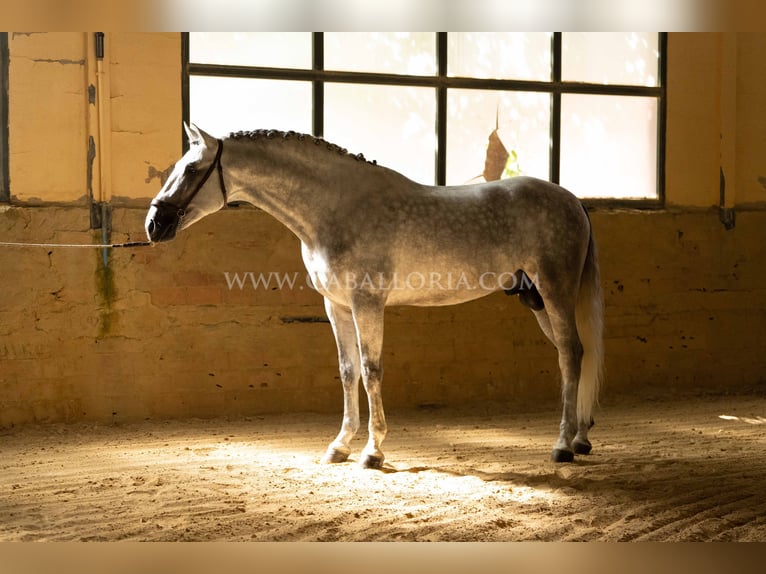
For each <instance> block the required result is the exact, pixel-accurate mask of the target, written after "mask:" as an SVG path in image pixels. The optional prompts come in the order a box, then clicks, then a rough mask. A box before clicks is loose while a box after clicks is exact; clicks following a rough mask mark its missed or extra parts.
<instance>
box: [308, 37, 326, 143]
mask: <svg viewBox="0 0 766 574" xmlns="http://www.w3.org/2000/svg"><path fill="white" fill-rule="evenodd" d="M311 68H312V70H313V71H314V72H321V71H322V70H324V33H322V32H314V33H313V36H312V56H311ZM311 84H312V97H313V110H312V128H311V129H312V131H313V132H314V135H315V136H316V137H320V138H321V137H322V136H323V135H324V81H323V80H318V79H315V80H313V81H312V82H311Z"/></svg>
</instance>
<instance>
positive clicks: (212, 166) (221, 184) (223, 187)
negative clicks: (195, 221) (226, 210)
mask: <svg viewBox="0 0 766 574" xmlns="http://www.w3.org/2000/svg"><path fill="white" fill-rule="evenodd" d="M217 141H218V149H216V152H215V159H214V160H213V163H211V164H210V166H209V167H208V168H207V171H206V172H205V175H204V176H203V177H202V179H201V180H200V182H199V183H198V184H197V186H196V187H195V188H194V190H193V191H192V192H191V193H190V194H189V196H188V197H187V198H186V200H185V201H184V202H183V203H181V204H180V205H176V204H174V203H170V202H169V201H163V200H161V199H155V200H154V201H152V203H151V204H152V205H153V206H155V207H169V208H171V209H175V210H176V211H177V212H178V216H179V217H183V216H184V215H185V214H186V208H187V207H189V204H190V203H191V202H192V201H194V198H195V197H196V196H197V194H198V193H199V192H200V190H201V189H202V188H203V187H204V186H205V184H206V183H207V180H208V179H210V176H211V175H212V174H213V170H214V169H216V168H217V169H218V185H219V187H220V189H221V194H222V195H223V206H224V207H226V203H227V197H226V196H227V194H226V184H225V183H224V181H223V168H222V167H221V154H222V153H223V140H220V139H219V140H217Z"/></svg>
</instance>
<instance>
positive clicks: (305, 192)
mask: <svg viewBox="0 0 766 574" xmlns="http://www.w3.org/2000/svg"><path fill="white" fill-rule="evenodd" d="M184 127H185V129H186V132H187V135H188V138H189V144H190V145H189V151H188V152H187V153H186V154H184V156H183V157H182V158H181V159H180V160H179V161H178V162H177V163H176V165H175V168H174V169H173V171H172V172H171V174H170V176H169V177H168V179H167V181H166V182H165V184H164V186H163V188H162V190H161V191H160V192H159V194H158V195H157V197H156V198H155V199H154V200H153V201H152V203H151V207H150V208H149V212H148V214H147V217H146V232H147V235H148V237H149V240H150V241H152V242H160V241H167V240H170V239H173V237H175V235H176V232H177V231H179V230H181V229H185V228H187V227H189V226H190V225H192V224H193V223H195V222H196V221H199V220H200V219H202V218H203V217H205V216H206V215H208V214H210V213H213V212H215V211H218V210H219V209H221V208H223V207H225V206H226V204H227V203H228V202H234V201H236V202H247V203H250V204H252V205H254V206H257V207H259V208H261V209H263V210H264V211H266V212H267V213H269V214H271V215H272V216H274V217H275V218H276V219H277V220H279V221H280V222H282V223H283V224H284V225H285V226H287V227H288V229H290V231H292V232H293V233H294V234H295V235H296V236H297V237H298V238H299V239H300V241H301V252H302V256H303V261H304V263H305V265H306V269H307V270H308V273H309V276H310V278H311V281H312V283H313V286H314V288H315V289H316V290H317V291H318V292H319V293H320V294H321V295H323V296H324V302H325V309H326V311H327V316H328V318H329V319H330V323H331V325H332V329H333V332H334V334H335V340H336V342H337V346H338V360H339V364H340V377H341V381H342V384H343V397H344V413H343V422H342V426H341V430H340V433H339V434H338V436H337V438H336V439H335V440H334V441H333V442H332V443H331V444H330V445H329V447H328V449H327V452H326V454H325V455H324V458H323V460H324V461H326V462H343V461H345V460H346V459H347V458H348V456H349V454H350V452H351V448H350V442H351V439H352V438H353V436H354V435H355V434H356V432H357V431H358V430H359V402H358V394H357V389H358V382H359V378H360V377H361V379H362V381H363V384H364V388H365V391H366V392H367V399H368V401H369V413H370V416H369V426H368V428H369V439H368V442H367V444H366V446H365V448H364V450H363V452H362V455H361V458H360V463H361V464H362V465H363V466H365V467H369V468H380V467H381V466H382V464H383V460H384V456H383V452H382V451H381V443H382V442H383V439H384V438H385V435H386V430H387V428H386V419H385V416H384V413H383V400H382V396H381V379H382V373H383V371H382V368H381V350H382V346H383V315H384V308H385V307H386V306H387V305H421V306H430V305H451V304H455V303H462V302H465V301H470V300H472V299H476V298H478V297H482V296H485V295H488V294H489V293H492V292H494V291H498V290H505V291H506V292H508V293H519V295H520V296H521V301H522V303H524V304H525V305H526V306H528V307H530V308H531V309H532V311H533V313H534V314H535V316H536V318H537V320H538V323H539V325H540V327H541V328H542V330H543V332H544V333H545V335H546V336H547V337H548V339H550V341H551V342H552V343H553V345H554V346H555V347H556V349H557V351H558V361H559V368H560V370H561V377H562V401H563V415H562V419H561V425H560V433H559V438H558V440H557V441H556V443H555V445H554V447H553V452H552V459H553V460H554V461H556V462H569V461H572V460H573V459H574V455H575V453H577V454H587V453H589V452H590V450H591V444H590V442H589V440H588V430H589V428H590V426H591V424H592V418H591V415H592V410H593V406H594V404H595V402H596V400H597V395H598V387H599V381H600V378H601V366H602V363H603V345H602V323H603V321H602V314H603V302H602V294H601V288H600V284H599V268H598V261H597V256H596V246H595V243H594V240H593V235H592V231H591V224H590V220H589V218H588V215H587V212H586V211H585V209H584V207H583V205H582V204H581V202H580V201H579V200H578V199H577V198H576V197H575V196H574V195H572V194H571V193H570V192H568V191H566V190H565V189H563V188H561V187H559V186H558V185H555V184H552V183H549V182H546V181H542V180H538V179H534V178H530V177H515V178H511V179H507V180H502V181H495V182H488V183H481V184H476V185H465V186H447V187H442V186H428V185H421V184H418V183H415V182H413V181H411V180H410V179H408V178H406V177H404V176H403V175H401V174H399V173H397V172H396V171H393V170H391V169H387V168H385V167H382V166H379V165H377V164H376V163H375V162H368V161H366V160H365V159H364V157H363V156H362V155H361V154H359V155H352V154H349V153H348V152H346V150H345V149H342V148H340V147H338V146H336V145H333V144H330V143H328V142H326V141H324V140H322V139H320V138H316V137H312V136H309V135H304V134H297V133H294V132H281V131H276V130H258V131H253V132H238V133H233V134H230V135H229V136H228V137H225V138H221V139H216V138H214V137H212V136H210V135H208V134H207V133H205V132H204V131H202V130H200V129H199V128H197V127H196V126H191V127H189V126H184ZM214 172H215V177H211V176H213V174H214Z"/></svg>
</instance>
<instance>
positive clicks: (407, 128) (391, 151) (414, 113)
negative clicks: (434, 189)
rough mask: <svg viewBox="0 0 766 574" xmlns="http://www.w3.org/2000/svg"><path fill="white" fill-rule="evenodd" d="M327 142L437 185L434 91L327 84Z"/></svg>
mask: <svg viewBox="0 0 766 574" xmlns="http://www.w3.org/2000/svg"><path fill="white" fill-rule="evenodd" d="M324 114H325V115H324V119H325V129H324V134H325V139H327V140H328V141H330V142H332V143H335V144H338V145H340V146H342V147H345V148H347V149H348V150H349V151H350V152H352V153H363V154H364V156H365V157H366V158H367V159H369V160H376V161H377V162H378V163H379V164H381V165H384V166H386V167H390V168H392V169H395V170H396V171H398V172H400V173H402V174H404V175H406V176H407V177H409V178H410V179H414V180H415V181H418V182H420V183H426V184H432V183H434V171H435V161H434V158H435V150H436V134H435V129H434V126H435V121H436V120H435V118H436V92H435V90H434V89H433V88H414V87H401V86H371V85H349V84H326V85H325V112H324Z"/></svg>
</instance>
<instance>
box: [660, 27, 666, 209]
mask: <svg viewBox="0 0 766 574" xmlns="http://www.w3.org/2000/svg"><path fill="white" fill-rule="evenodd" d="M659 48H660V50H659V52H660V64H659V65H660V69H659V78H660V88H661V89H662V93H661V95H660V97H659V102H658V105H657V199H658V200H660V202H662V204H663V205H664V204H665V124H666V121H667V116H666V114H667V76H668V65H667V56H668V53H667V50H668V34H667V32H660V45H659Z"/></svg>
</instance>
